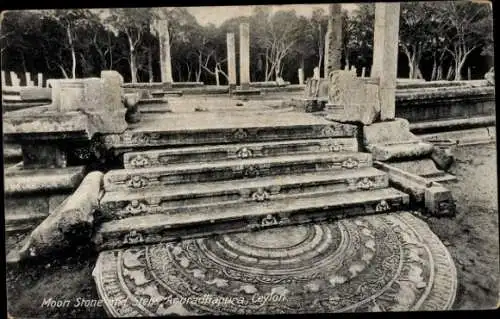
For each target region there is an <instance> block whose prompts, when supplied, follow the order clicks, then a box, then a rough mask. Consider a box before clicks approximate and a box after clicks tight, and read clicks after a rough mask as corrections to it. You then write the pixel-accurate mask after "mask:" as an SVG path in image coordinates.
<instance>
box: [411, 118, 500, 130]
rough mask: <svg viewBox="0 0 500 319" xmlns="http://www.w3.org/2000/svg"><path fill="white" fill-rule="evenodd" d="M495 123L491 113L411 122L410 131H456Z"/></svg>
mask: <svg viewBox="0 0 500 319" xmlns="http://www.w3.org/2000/svg"><path fill="white" fill-rule="evenodd" d="M495 123H496V118H495V116H494V115H491V116H482V117H472V118H465V119H451V120H443V121H431V122H421V123H412V124H410V131H411V132H412V133H417V134H420V133H426V132H433V131H439V132H442V131H457V130H463V129H470V128H476V127H484V126H493V125H495Z"/></svg>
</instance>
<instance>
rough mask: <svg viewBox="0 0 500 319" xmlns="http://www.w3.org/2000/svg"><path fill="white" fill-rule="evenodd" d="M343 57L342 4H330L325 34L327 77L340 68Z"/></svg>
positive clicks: (325, 70) (325, 68)
mask: <svg viewBox="0 0 500 319" xmlns="http://www.w3.org/2000/svg"><path fill="white" fill-rule="evenodd" d="M341 59H342V6H341V4H340V3H334V4H330V5H329V12H328V29H327V31H326V35H325V67H324V72H325V78H328V74H329V73H330V72H331V71H335V70H340V66H341V62H342V61H341Z"/></svg>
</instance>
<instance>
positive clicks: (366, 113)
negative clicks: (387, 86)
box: [325, 70, 380, 125]
mask: <svg viewBox="0 0 500 319" xmlns="http://www.w3.org/2000/svg"><path fill="white" fill-rule="evenodd" d="M378 94H379V92H378V85H377V84H369V83H367V82H366V81H365V80H363V79H362V78H358V77H356V74H355V73H353V72H350V71H340V70H337V71H333V72H331V73H330V77H329V89H328V103H327V104H326V107H325V111H326V112H327V114H328V115H327V118H328V119H331V120H335V121H340V122H361V123H363V124H365V125H366V124H371V123H373V122H374V121H375V120H376V119H377V118H378V116H379V113H380V102H379V95H378Z"/></svg>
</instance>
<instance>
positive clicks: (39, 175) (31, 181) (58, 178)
mask: <svg viewBox="0 0 500 319" xmlns="http://www.w3.org/2000/svg"><path fill="white" fill-rule="evenodd" d="M84 169H85V168H84V167H83V166H76V167H67V168H57V169H36V170H31V169H30V170H28V169H22V167H16V168H13V169H11V170H8V171H6V172H5V176H4V178H5V184H4V185H5V186H4V187H5V188H4V192H5V194H6V195H7V196H14V195H20V194H25V193H43V192H54V191H61V190H73V189H74V188H75V187H76V186H78V184H79V183H80V182H81V180H82V179H83V174H84Z"/></svg>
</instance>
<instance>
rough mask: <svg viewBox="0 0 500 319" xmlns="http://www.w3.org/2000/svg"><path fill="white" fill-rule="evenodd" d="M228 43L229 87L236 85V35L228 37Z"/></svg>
mask: <svg viewBox="0 0 500 319" xmlns="http://www.w3.org/2000/svg"><path fill="white" fill-rule="evenodd" d="M226 42H227V75H228V78H229V79H228V82H229V86H234V85H236V51H235V50H236V47H235V44H234V33H228V34H227V35H226Z"/></svg>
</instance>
